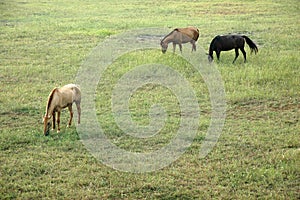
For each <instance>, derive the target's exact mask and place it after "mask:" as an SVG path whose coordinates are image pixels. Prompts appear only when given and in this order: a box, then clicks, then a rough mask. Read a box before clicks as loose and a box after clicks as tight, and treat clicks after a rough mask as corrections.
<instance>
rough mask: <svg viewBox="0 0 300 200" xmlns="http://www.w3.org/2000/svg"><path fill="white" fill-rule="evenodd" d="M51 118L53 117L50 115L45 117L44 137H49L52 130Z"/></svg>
mask: <svg viewBox="0 0 300 200" xmlns="http://www.w3.org/2000/svg"><path fill="white" fill-rule="evenodd" d="M50 118H51V116H49V115H45V116H44V117H43V123H44V135H45V136H47V135H49V130H50V126H51V122H50V121H49V120H50Z"/></svg>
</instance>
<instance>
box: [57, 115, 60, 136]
mask: <svg viewBox="0 0 300 200" xmlns="http://www.w3.org/2000/svg"><path fill="white" fill-rule="evenodd" d="M56 122H57V133H59V132H60V127H59V123H60V111H57V120H56Z"/></svg>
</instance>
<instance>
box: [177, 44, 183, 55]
mask: <svg viewBox="0 0 300 200" xmlns="http://www.w3.org/2000/svg"><path fill="white" fill-rule="evenodd" d="M178 46H179V50H180V53H182V44H181V43H179V44H178Z"/></svg>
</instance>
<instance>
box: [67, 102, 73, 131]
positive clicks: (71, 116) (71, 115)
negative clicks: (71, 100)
mask: <svg viewBox="0 0 300 200" xmlns="http://www.w3.org/2000/svg"><path fill="white" fill-rule="evenodd" d="M68 109H69V112H70V120H69V123H68V125H67V127H70V126H71V124H72V119H73V110H72V104H71V105H69V106H68Z"/></svg>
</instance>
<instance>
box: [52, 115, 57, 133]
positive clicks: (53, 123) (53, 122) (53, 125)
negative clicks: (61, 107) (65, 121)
mask: <svg viewBox="0 0 300 200" xmlns="http://www.w3.org/2000/svg"><path fill="white" fill-rule="evenodd" d="M52 118H53V119H52V120H53V121H52V130H54V129H55V123H56V122H55V112H53V113H52Z"/></svg>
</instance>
